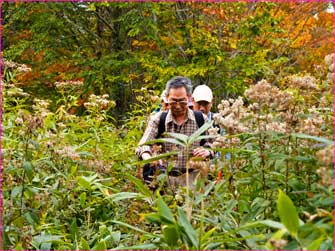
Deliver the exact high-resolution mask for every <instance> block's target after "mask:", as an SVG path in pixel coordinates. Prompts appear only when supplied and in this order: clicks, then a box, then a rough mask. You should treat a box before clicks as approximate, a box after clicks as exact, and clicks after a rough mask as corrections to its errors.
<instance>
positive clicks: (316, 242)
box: [306, 236, 324, 250]
mask: <svg viewBox="0 0 335 251" xmlns="http://www.w3.org/2000/svg"><path fill="white" fill-rule="evenodd" d="M323 240H324V237H323V236H321V237H319V238H318V239H316V240H313V241H312V243H311V244H309V245H308V247H307V248H306V250H320V245H321V243H322V241H323Z"/></svg>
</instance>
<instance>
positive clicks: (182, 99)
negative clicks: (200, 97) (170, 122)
mask: <svg viewBox="0 0 335 251" xmlns="http://www.w3.org/2000/svg"><path fill="white" fill-rule="evenodd" d="M167 99H168V101H169V108H170V110H171V112H172V115H173V116H175V117H178V116H183V115H185V114H186V113H187V110H188V108H187V101H188V96H187V92H186V89H185V88H184V87H180V88H172V89H170V91H169V95H168V96H167Z"/></svg>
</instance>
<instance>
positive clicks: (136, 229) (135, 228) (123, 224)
mask: <svg viewBox="0 0 335 251" xmlns="http://www.w3.org/2000/svg"><path fill="white" fill-rule="evenodd" d="M111 222H112V223H115V224H118V225H120V226H124V227H127V228H129V229H132V230H135V231H137V232H140V233H142V234H146V235H148V237H150V238H156V237H160V236H159V235H156V234H152V233H149V232H146V231H144V230H142V229H140V228H137V227H134V226H132V225H129V224H127V223H124V222H122V221H118V220H111Z"/></svg>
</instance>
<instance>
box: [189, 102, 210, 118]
mask: <svg viewBox="0 0 335 251" xmlns="http://www.w3.org/2000/svg"><path fill="white" fill-rule="evenodd" d="M193 105H194V110H195V111H201V112H202V113H203V114H206V115H208V113H209V112H210V111H211V108H212V102H208V101H202V100H201V101H198V102H195V101H194V102H193Z"/></svg>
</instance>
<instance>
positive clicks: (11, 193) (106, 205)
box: [2, 55, 334, 250]
mask: <svg viewBox="0 0 335 251" xmlns="http://www.w3.org/2000/svg"><path fill="white" fill-rule="evenodd" d="M332 57H333V56H332V55H331V56H328V57H326V67H325V69H326V70H325V71H324V72H323V75H322V76H318V77H317V78H316V77H313V76H310V75H306V74H305V75H301V76H297V75H296V76H289V77H287V78H285V79H282V80H281V81H280V86H277V87H275V86H273V85H271V84H269V83H267V82H266V81H265V80H263V81H260V82H258V83H257V84H255V85H253V86H250V88H249V89H248V90H247V91H246V92H245V97H243V98H238V99H231V100H225V101H222V103H221V104H220V105H219V107H218V115H217V116H216V122H217V123H218V124H219V125H220V127H221V135H220V134H219V135H217V137H216V140H215V143H214V146H215V147H216V150H217V152H219V153H220V157H219V158H217V159H216V160H215V161H214V162H212V163H205V164H204V168H209V169H210V172H211V173H212V178H211V179H210V180H206V181H205V182H199V183H198V185H197V186H196V189H195V191H192V190H191V191H188V190H187V191H186V189H181V190H177V191H175V190H172V189H169V188H166V187H164V186H163V181H164V179H165V178H166V177H164V175H161V176H159V177H157V180H158V181H157V182H158V183H159V184H161V186H160V188H159V189H158V190H157V191H156V192H152V191H150V190H149V189H148V188H147V187H146V186H145V185H144V183H143V182H142V181H141V179H140V178H139V172H140V171H138V170H139V168H140V166H141V163H138V162H137V159H136V158H135V156H134V149H135V147H136V145H137V143H138V141H139V138H140V137H141V135H142V132H143V129H144V127H145V125H146V122H147V117H148V115H149V114H150V112H151V111H152V109H153V107H154V106H155V104H156V103H157V99H155V98H153V97H154V94H155V93H154V92H152V91H150V90H146V89H142V90H139V92H140V94H141V95H139V96H138V102H137V103H136V104H134V105H133V111H132V113H131V114H130V116H129V119H128V120H127V121H126V122H125V123H124V125H123V126H122V127H118V128H117V127H115V126H113V118H111V117H109V115H108V111H109V110H110V109H113V107H114V106H115V103H114V102H113V101H111V100H109V99H108V96H106V95H100V96H96V95H91V96H90V100H89V102H86V103H85V104H84V106H85V108H86V113H85V114H84V115H83V116H76V115H75V113H73V112H72V111H73V109H74V108H75V107H77V106H78V105H79V104H78V100H79V97H77V96H76V93H77V90H78V88H80V86H81V82H71V81H70V82H60V83H57V84H56V87H57V91H58V92H59V93H60V94H62V95H61V96H62V97H63V98H62V99H60V100H58V102H57V104H56V109H54V110H52V111H51V110H50V107H49V106H50V105H49V102H48V100H39V99H36V98H34V95H33V94H28V93H25V92H24V91H23V90H22V89H20V88H18V87H17V83H16V80H15V74H16V73H17V72H18V71H22V70H29V69H26V68H24V67H23V66H22V65H17V64H15V63H10V62H7V65H6V64H5V69H4V75H3V85H2V91H3V103H2V111H3V114H2V165H3V169H2V176H3V182H2V191H3V212H2V213H3V217H2V219H3V222H2V224H3V233H2V234H3V236H2V239H3V246H2V248H3V249H16V250H19V249H80V250H88V249H96V250H104V249H131V248H133V249H307V250H317V249H322V250H333V249H334V245H333V236H334V233H333V220H334V219H333V215H334V214H333V213H334V212H333V210H334V209H333V205H334V200H333V198H334V197H333V168H332V167H333V161H334V159H333V152H334V146H333V103H332V102H333V92H332V85H333V80H332V79H329V76H330V77H332V76H333V70H332V69H333V65H332V62H333V58H332ZM329 66H330V67H329ZM328 67H329V70H327V69H328ZM327 74H328V78H327V77H326V75H327ZM223 132H224V133H223ZM211 133H212V134H216V132H215V130H212V132H211ZM176 137H177V140H178V135H177V136H176ZM184 140H185V139H184ZM179 141H180V142H183V139H181V138H179ZM184 143H185V141H184ZM193 164H194V163H193ZM209 164H210V166H208V165H209ZM206 171H207V170H206ZM159 191H161V193H160V192H159ZM188 203H190V204H188ZM190 205H191V207H189V206H190Z"/></svg>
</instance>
